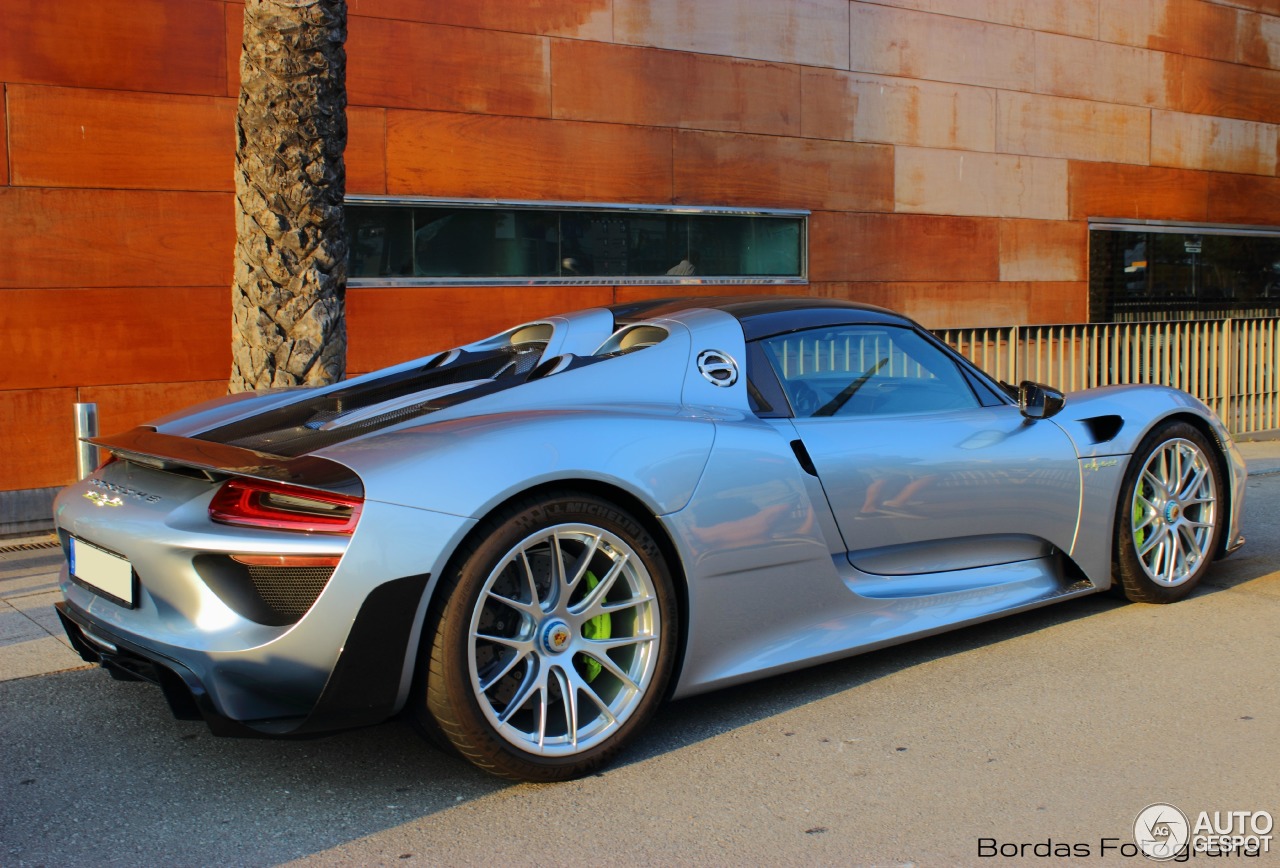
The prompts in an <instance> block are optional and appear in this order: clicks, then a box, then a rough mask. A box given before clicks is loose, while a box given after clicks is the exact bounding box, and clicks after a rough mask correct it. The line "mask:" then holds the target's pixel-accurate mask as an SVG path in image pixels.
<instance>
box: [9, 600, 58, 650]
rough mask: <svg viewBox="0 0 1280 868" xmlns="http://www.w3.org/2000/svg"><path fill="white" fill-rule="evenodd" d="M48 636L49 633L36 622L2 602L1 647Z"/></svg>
mask: <svg viewBox="0 0 1280 868" xmlns="http://www.w3.org/2000/svg"><path fill="white" fill-rule="evenodd" d="M48 635H49V632H48V631H47V630H45V629H44V628H43V627H41V626H40V625H39V624H37V623H36V622H35V621H33V620H31V619H30V618H28V617H27V616H26V615H24V614H23V613H22V612H19V611H18V610H17V609H15V608H14V607H13V606H11V605H9V604H8V603H7V602H3V601H0V647H5V646H9V645H14V644H18V643H21V642H26V641H28V640H30V639H38V638H40V637H41V636H48Z"/></svg>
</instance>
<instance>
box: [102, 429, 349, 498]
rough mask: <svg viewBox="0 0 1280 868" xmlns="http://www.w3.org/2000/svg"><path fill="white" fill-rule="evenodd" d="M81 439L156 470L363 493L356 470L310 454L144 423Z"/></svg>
mask: <svg viewBox="0 0 1280 868" xmlns="http://www.w3.org/2000/svg"><path fill="white" fill-rule="evenodd" d="M85 442H86V443H92V444H93V445H94V446H98V447H100V448H102V449H106V450H108V451H109V452H111V454H113V455H115V456H117V457H119V458H123V459H126V460H128V461H133V462H136V463H138V464H142V465H145V466H147V467H154V468H156V469H159V470H168V471H178V472H181V471H182V470H188V471H189V470H197V471H205V472H207V473H209V474H213V475H216V476H247V477H251V478H254V479H267V480H271V481H273V482H286V483H288V484H290V485H298V486H302V487H303V488H314V489H317V490H319V491H331V492H334V493H336V494H349V495H354V496H356V497H363V496H364V484H363V483H362V482H361V481H360V477H359V476H357V475H356V473H355V471H353V470H352V469H351V468H349V467H347V466H346V465H343V464H339V463H338V462H336V461H331V460H329V459H327V458H319V457H316V456H314V455H301V456H298V457H296V458H281V457H279V456H275V455H267V454H266V453H263V452H257V451H255V450H253V449H245V448H244V447H242V446H231V445H228V444H226V443H214V442H212V441H209V440H196V439H194V438H191V437H178V436H175V435H173V434H162V433H160V432H159V431H157V430H156V429H154V428H151V427H148V426H140V427H138V428H134V429H132V430H129V431H125V432H124V433H122V434H113V435H111V436H109V437H92V438H87V439H86V440H85ZM210 478H214V476H210Z"/></svg>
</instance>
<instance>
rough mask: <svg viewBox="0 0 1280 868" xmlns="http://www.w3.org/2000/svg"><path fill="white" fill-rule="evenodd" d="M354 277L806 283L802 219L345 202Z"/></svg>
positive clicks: (350, 271)
mask: <svg viewBox="0 0 1280 868" xmlns="http://www.w3.org/2000/svg"><path fill="white" fill-rule="evenodd" d="M347 231H348V235H349V242H350V253H349V257H350V259H349V270H348V274H349V275H350V276H351V277H356V278H360V277H383V278H397V277H404V278H413V277H427V278H460V279H466V278H506V277H510V278H547V277H550V278H566V279H574V278H610V277H644V278H652V277H659V278H660V277H696V278H704V277H705V278H735V277H748V278H749V277H778V278H801V277H803V273H804V272H803V262H804V257H803V244H804V218H802V217H797V216H778V217H773V216H760V215H755V214H749V215H748V214H742V215H738V214H714V215H705V214H675V213H663V212H650V211H644V212H631V211H623V210H618V211H591V210H581V209H572V210H570V209H540V208H502V207H491V206H456V205H442V206H422V207H418V206H409V205H366V204H357V203H349V204H348V205H347Z"/></svg>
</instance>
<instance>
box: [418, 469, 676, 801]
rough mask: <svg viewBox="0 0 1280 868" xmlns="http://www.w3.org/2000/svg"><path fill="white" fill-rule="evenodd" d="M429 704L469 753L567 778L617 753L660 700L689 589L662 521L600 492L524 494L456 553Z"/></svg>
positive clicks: (506, 769) (513, 768)
mask: <svg viewBox="0 0 1280 868" xmlns="http://www.w3.org/2000/svg"><path fill="white" fill-rule="evenodd" d="M455 564H456V569H455V570H454V572H453V574H452V575H451V576H447V577H446V578H447V579H448V585H447V586H446V587H443V588H442V589H441V594H442V596H441V599H442V600H444V603H443V609H442V610H441V612H440V617H439V619H438V621H437V622H436V623H437V627H436V630H435V633H434V635H433V636H430V637H427V641H430V642H431V647H430V654H429V659H430V672H429V678H428V682H427V690H426V702H425V707H419V709H418V713H419V714H424V715H430V717H431V719H432V720H433V721H434V722H435V723H436V724H437V725H438V727H439V730H440V731H441V732H443V734H444V735H445V736H446V737H447V738H448V740H449V741H450V742H451V743H452V744H453V746H454V747H455V748H457V750H458V751H459V752H460V753H461V754H462V755H463V756H464V757H466V758H467V759H469V760H470V761H471V762H473V763H475V764H476V765H478V766H480V767H481V768H484V769H485V770H487V771H490V772H493V773H494V774H498V775H501V776H504V777H510V778H516V779H521V780H539V781H556V780H565V779H568V778H572V777H577V776H580V775H583V774H587V773H589V772H591V771H593V770H595V769H596V768H598V767H600V766H601V765H603V764H604V763H606V762H608V761H609V760H610V759H611V758H612V757H613V756H614V755H615V754H616V753H617V752H618V751H619V750H621V749H622V748H623V747H624V746H625V744H626V743H627V742H628V741H629V740H630V739H631V738H632V737H633V736H634V734H635V732H636V731H637V730H638V729H639V728H640V727H642V726H643V725H644V723H645V721H646V720H647V719H648V718H649V717H650V716H651V715H652V714H653V712H654V710H655V709H656V708H657V705H658V704H659V703H660V701H661V699H662V696H663V694H664V692H665V690H666V685H667V682H668V680H669V678H670V674H671V667H672V661H673V659H674V656H675V655H674V650H675V636H676V634H677V626H676V617H677V614H676V606H675V604H674V600H675V596H674V592H673V590H672V583H671V578H670V574H669V571H668V569H667V566H666V564H665V562H664V560H663V558H662V554H661V552H660V551H659V549H658V546H657V544H656V543H655V542H654V540H653V538H652V537H651V536H650V534H649V533H648V532H647V531H646V530H645V529H644V527H643V526H642V525H641V524H640V523H639V522H637V521H636V520H635V519H634V518H633V517H632V516H630V515H629V514H628V513H627V512H626V511H625V510H623V509H621V508H620V507H618V506H616V505H615V504H612V503H610V502H608V501H606V500H603V499H601V498H597V497H594V496H590V495H574V494H569V493H565V494H560V495H553V496H549V497H543V498H538V499H533V500H528V501H524V502H518V503H516V504H513V505H511V506H510V507H508V508H506V509H504V510H502V511H501V512H500V513H499V514H497V515H495V516H493V517H491V518H490V519H488V520H487V521H486V523H485V526H484V528H483V532H482V533H481V534H477V535H476V538H475V542H474V543H473V544H471V545H470V546H468V547H467V548H466V549H464V551H462V552H461V553H460V555H459V558H457V559H456V560H455Z"/></svg>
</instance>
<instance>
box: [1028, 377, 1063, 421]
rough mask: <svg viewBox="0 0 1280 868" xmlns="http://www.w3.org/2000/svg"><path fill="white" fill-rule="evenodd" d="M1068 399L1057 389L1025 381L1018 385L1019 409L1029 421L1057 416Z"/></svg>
mask: <svg viewBox="0 0 1280 868" xmlns="http://www.w3.org/2000/svg"><path fill="white" fill-rule="evenodd" d="M1066 403H1067V399H1066V398H1064V397H1063V395H1062V393H1061V392H1059V391H1058V390H1057V389H1051V388H1049V387H1048V386H1044V385H1041V384H1040V383H1033V382H1031V381H1030V380H1023V381H1022V382H1021V383H1019V384H1018V409H1019V410H1020V411H1022V415H1023V416H1025V417H1026V418H1028V419H1048V418H1049V417H1051V416H1055V415H1057V413H1058V411H1059V410H1061V409H1062V408H1063V406H1064V405H1065V404H1066Z"/></svg>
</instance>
